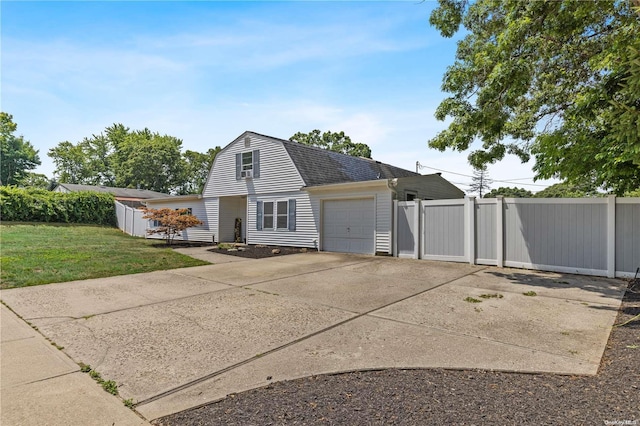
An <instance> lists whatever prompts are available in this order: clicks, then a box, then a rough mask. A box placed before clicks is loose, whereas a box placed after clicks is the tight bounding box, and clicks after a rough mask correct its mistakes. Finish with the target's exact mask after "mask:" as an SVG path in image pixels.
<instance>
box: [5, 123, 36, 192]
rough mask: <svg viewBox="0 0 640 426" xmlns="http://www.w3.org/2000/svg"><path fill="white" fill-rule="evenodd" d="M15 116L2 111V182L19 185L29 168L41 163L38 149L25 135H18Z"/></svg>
mask: <svg viewBox="0 0 640 426" xmlns="http://www.w3.org/2000/svg"><path fill="white" fill-rule="evenodd" d="M16 130H18V125H17V124H16V123H14V122H13V116H12V115H11V114H7V113H6V112H0V184H2V185H17V184H19V183H20V182H21V181H22V180H23V179H24V178H25V177H26V176H27V173H28V172H29V170H33V169H35V168H36V167H37V166H39V165H40V157H39V156H38V151H37V150H36V149H35V148H34V147H33V145H31V142H29V141H26V140H24V137H23V136H16V135H15V132H16Z"/></svg>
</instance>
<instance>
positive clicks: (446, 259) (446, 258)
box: [422, 254, 469, 263]
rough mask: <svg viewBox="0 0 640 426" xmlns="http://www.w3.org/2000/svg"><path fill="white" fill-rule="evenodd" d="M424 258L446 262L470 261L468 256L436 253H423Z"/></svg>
mask: <svg viewBox="0 0 640 426" xmlns="http://www.w3.org/2000/svg"><path fill="white" fill-rule="evenodd" d="M422 259H423V260H442V261H444V262H460V263H469V259H468V258H467V256H438V255H434V254H423V255H422Z"/></svg>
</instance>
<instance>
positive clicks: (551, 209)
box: [393, 196, 640, 277]
mask: <svg viewBox="0 0 640 426" xmlns="http://www.w3.org/2000/svg"><path fill="white" fill-rule="evenodd" d="M393 234H394V255H396V256H399V257H408V258H413V259H430V260H444V261H452V262H469V263H471V264H484V265H495V266H498V267H503V266H508V267H514V268H526V269H538V270H543V271H554V272H563V273H573V274H583V275H598V276H607V277H632V276H633V275H634V273H635V271H636V269H637V268H638V267H640V198H616V197H614V196H609V197H608V198H539V199H535V198H502V197H498V198H492V199H478V200H476V199H475V197H468V198H464V199H458V200H436V201H400V202H399V201H395V215H394V233H393Z"/></svg>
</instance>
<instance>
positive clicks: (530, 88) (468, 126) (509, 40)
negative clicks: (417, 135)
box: [429, 0, 640, 194]
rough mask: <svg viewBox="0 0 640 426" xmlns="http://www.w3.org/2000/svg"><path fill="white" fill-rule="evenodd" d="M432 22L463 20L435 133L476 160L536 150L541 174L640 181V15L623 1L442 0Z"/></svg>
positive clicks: (599, 182)
mask: <svg viewBox="0 0 640 426" xmlns="http://www.w3.org/2000/svg"><path fill="white" fill-rule="evenodd" d="M430 22H431V24H432V25H434V26H435V27H436V28H437V29H438V30H440V32H441V34H442V35H443V36H445V37H451V36H453V35H454V34H455V33H456V32H457V31H458V30H459V28H460V26H461V25H462V26H464V28H465V32H466V35H465V36H464V38H462V40H460V41H459V42H458V48H457V52H456V60H455V63H454V64H453V65H451V66H450V67H449V68H448V69H447V71H446V73H445V75H444V79H443V86H442V87H443V90H445V91H446V92H449V93H450V94H451V96H449V97H448V98H446V99H445V100H443V101H442V102H441V104H440V105H439V107H438V109H437V111H436V117H437V118H438V119H440V120H445V119H446V118H447V117H448V118H450V119H451V121H450V124H449V126H448V128H447V129H446V130H444V131H442V132H441V133H439V134H438V135H436V137H434V138H433V139H431V140H430V141H429V145H430V146H431V147H433V148H437V149H440V150H444V149H446V148H452V149H456V150H459V151H465V150H467V149H469V148H470V146H471V144H472V143H473V142H475V141H480V142H481V143H482V148H481V149H478V150H476V151H474V152H472V153H471V154H470V155H469V161H470V163H471V164H472V165H474V166H475V167H480V166H482V165H484V164H487V163H491V162H495V161H498V160H500V159H502V158H503V157H504V156H505V154H507V153H511V154H515V155H517V156H519V157H520V158H521V159H522V160H523V161H526V160H528V159H529V155H530V154H533V155H534V156H535V159H536V165H535V167H534V170H535V172H536V177H538V178H550V177H556V178H561V179H563V180H566V181H568V182H570V183H578V182H582V183H584V182H585V181H586V182H588V183H589V185H590V186H591V187H594V188H595V187H602V188H605V189H611V190H613V191H614V192H615V193H618V194H621V193H623V192H624V191H626V190H631V189H634V188H638V187H640V137H639V132H640V115H639V111H640V54H639V52H640V15H638V13H637V12H636V11H634V9H633V8H632V4H631V3H630V2H628V1H623V0H600V1H573V0H553V1H515V0H510V1H507V0H505V1H501V0H476V1H473V2H472V1H469V0H439V7H437V8H436V9H435V10H434V11H433V13H432V15H431V18H430Z"/></svg>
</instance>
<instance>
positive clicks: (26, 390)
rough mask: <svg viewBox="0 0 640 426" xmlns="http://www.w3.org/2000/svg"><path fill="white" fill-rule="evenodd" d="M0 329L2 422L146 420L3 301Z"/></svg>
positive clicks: (140, 422) (116, 422) (123, 422)
mask: <svg viewBox="0 0 640 426" xmlns="http://www.w3.org/2000/svg"><path fill="white" fill-rule="evenodd" d="M0 327H1V328H0V334H1V337H2V339H1V342H0V424H2V425H7V426H9V425H23V426H28V425H33V426H40V425H45V424H46V425H123V426H124V425H145V424H149V423H148V422H146V421H144V420H143V419H142V418H140V417H139V416H138V415H137V414H136V413H134V412H133V411H132V410H130V409H128V408H126V407H125V406H124V404H123V403H122V401H121V400H120V399H118V398H117V397H115V396H113V395H111V394H108V393H107V392H105V391H104V390H103V389H102V388H101V387H100V386H99V385H98V384H97V383H96V382H95V381H93V380H92V379H91V378H89V375H88V374H86V373H82V372H80V368H79V367H78V365H77V364H76V363H75V362H73V361H72V360H71V359H70V358H69V357H68V356H67V355H65V354H64V353H63V352H62V351H60V350H58V349H56V348H55V347H54V346H52V345H51V343H49V342H48V341H47V340H46V339H45V338H44V337H42V335H41V334H40V333H38V332H37V331H36V330H34V329H33V328H31V327H30V326H29V325H27V324H26V323H25V322H24V321H23V320H22V319H20V318H18V317H17V316H16V315H15V314H14V313H13V312H11V311H10V310H9V309H7V308H6V307H5V306H3V305H0Z"/></svg>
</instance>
